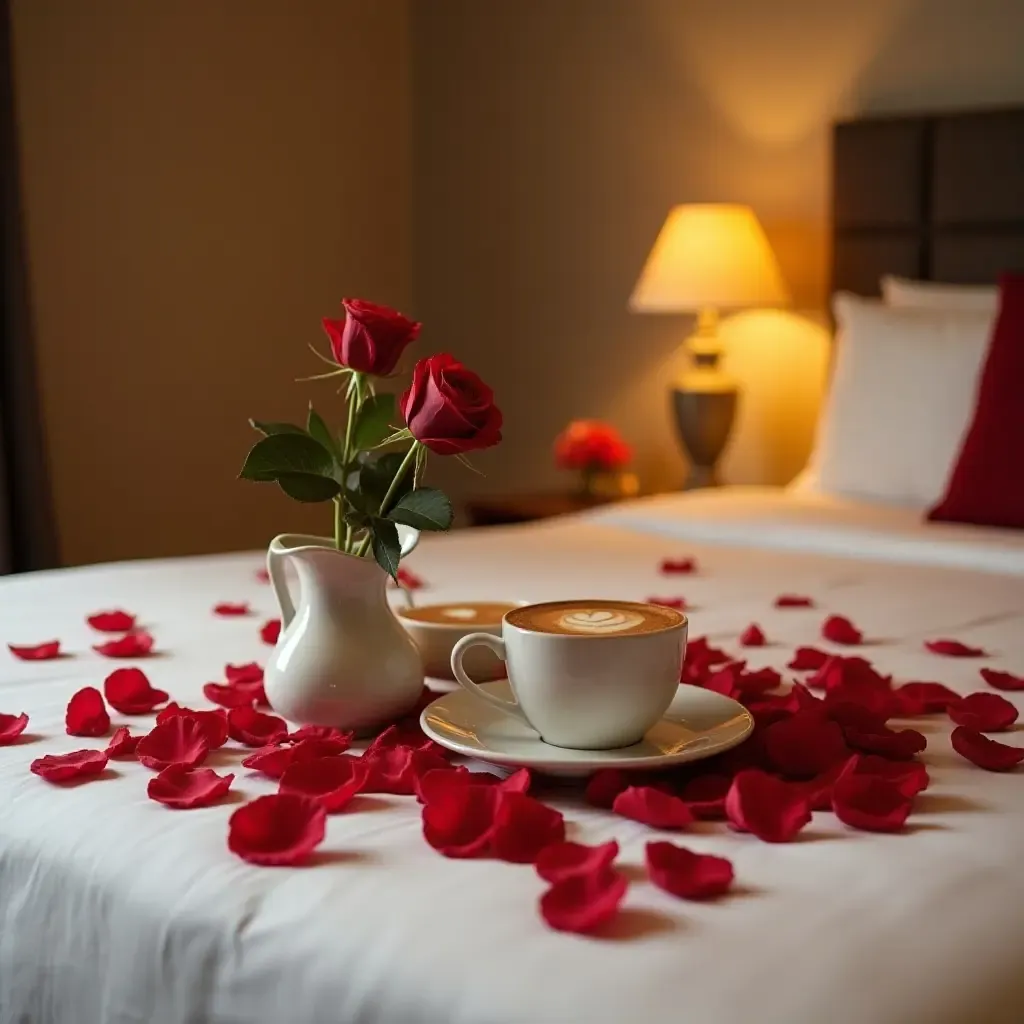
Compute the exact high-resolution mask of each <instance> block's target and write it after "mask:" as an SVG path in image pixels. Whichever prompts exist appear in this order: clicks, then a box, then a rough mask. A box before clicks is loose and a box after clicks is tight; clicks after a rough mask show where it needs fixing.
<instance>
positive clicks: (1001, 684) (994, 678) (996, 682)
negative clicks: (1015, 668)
mask: <svg viewBox="0 0 1024 1024" xmlns="http://www.w3.org/2000/svg"><path fill="white" fill-rule="evenodd" d="M981 678H982V679H984V680H985V682H986V683H988V685H989V686H994V687H995V688H996V689H997V690H1024V676H1015V675H1012V674H1011V673H1009V672H999V671H998V670H996V669H994V668H983V669H982V670H981Z"/></svg>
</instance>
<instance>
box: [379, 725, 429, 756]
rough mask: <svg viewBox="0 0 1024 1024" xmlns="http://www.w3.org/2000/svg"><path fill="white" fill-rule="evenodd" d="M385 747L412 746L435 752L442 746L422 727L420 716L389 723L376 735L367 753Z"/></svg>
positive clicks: (415, 748)
mask: <svg viewBox="0 0 1024 1024" xmlns="http://www.w3.org/2000/svg"><path fill="white" fill-rule="evenodd" d="M385 747H412V748H413V749H414V750H432V751H434V752H435V753H438V752H440V750H441V747H439V746H438V744H436V743H435V742H434V741H433V740H432V739H431V738H430V737H429V736H428V735H427V734H426V733H425V732H424V731H423V730H422V729H421V728H420V723H419V718H418V717H415V718H406V719H405V720H403V721H402V722H395V723H394V724H392V725H389V726H388V727H387V728H386V729H385V730H384V731H383V732H381V733H379V734H378V735H377V736H376V737H374V739H373V741H372V742H371V743H370V745H369V746H368V747H367V748H366V753H367V754H374V753H376V751H378V750H383V749H384V748H385Z"/></svg>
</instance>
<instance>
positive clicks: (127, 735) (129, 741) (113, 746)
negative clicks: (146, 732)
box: [106, 725, 142, 757]
mask: <svg viewBox="0 0 1024 1024" xmlns="http://www.w3.org/2000/svg"><path fill="white" fill-rule="evenodd" d="M141 739H142V737H141V736H133V735H132V734H131V732H130V731H129V729H128V727H127V726H124V725H122V726H121V727H120V728H118V729H115V730H114V735H113V736H111V737H110V742H109V743H108V744H107V749H106V755H107V757H134V756H135V750H136V748H137V747H138V745H139V740H141Z"/></svg>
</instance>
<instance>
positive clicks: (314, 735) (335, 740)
mask: <svg viewBox="0 0 1024 1024" xmlns="http://www.w3.org/2000/svg"><path fill="white" fill-rule="evenodd" d="M354 737H355V733H354V732H352V731H351V730H348V731H346V730H344V729H338V728H337V727H335V726H333V725H303V726H300V727H299V728H298V729H296V730H295V732H293V733H290V734H289V736H288V738H289V739H290V740H291V741H292V742H293V743H298V742H299V741H300V740H327V741H329V742H330V743H331V744H332V745H334V746H336V747H337V750H336V751H335V752H336V753H338V754H341V753H343V752H344V751H346V750H348V748H349V747H351V746H352V740H353V738H354Z"/></svg>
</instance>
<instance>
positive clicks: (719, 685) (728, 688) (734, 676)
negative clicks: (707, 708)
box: [696, 663, 743, 700]
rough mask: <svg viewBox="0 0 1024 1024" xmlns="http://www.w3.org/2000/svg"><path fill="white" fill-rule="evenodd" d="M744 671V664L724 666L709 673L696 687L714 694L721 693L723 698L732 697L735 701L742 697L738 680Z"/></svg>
mask: <svg viewBox="0 0 1024 1024" xmlns="http://www.w3.org/2000/svg"><path fill="white" fill-rule="evenodd" d="M742 671H743V664H742V663H735V664H732V665H723V666H722V667H721V668H720V669H717V670H715V671H712V672H709V673H708V674H707V675H706V676H704V678H703V679H701V680H700V682H698V683H697V684H696V685H698V686H700V687H702V688H703V689H705V690H711V691H712V692H713V693H720V694H721V695H722V696H723V697H731V698H733V700H735V699H737V698H738V697H739V696H740V688H739V685H738V682H737V680H738V679H739V675H740V673H741V672H742Z"/></svg>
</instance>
